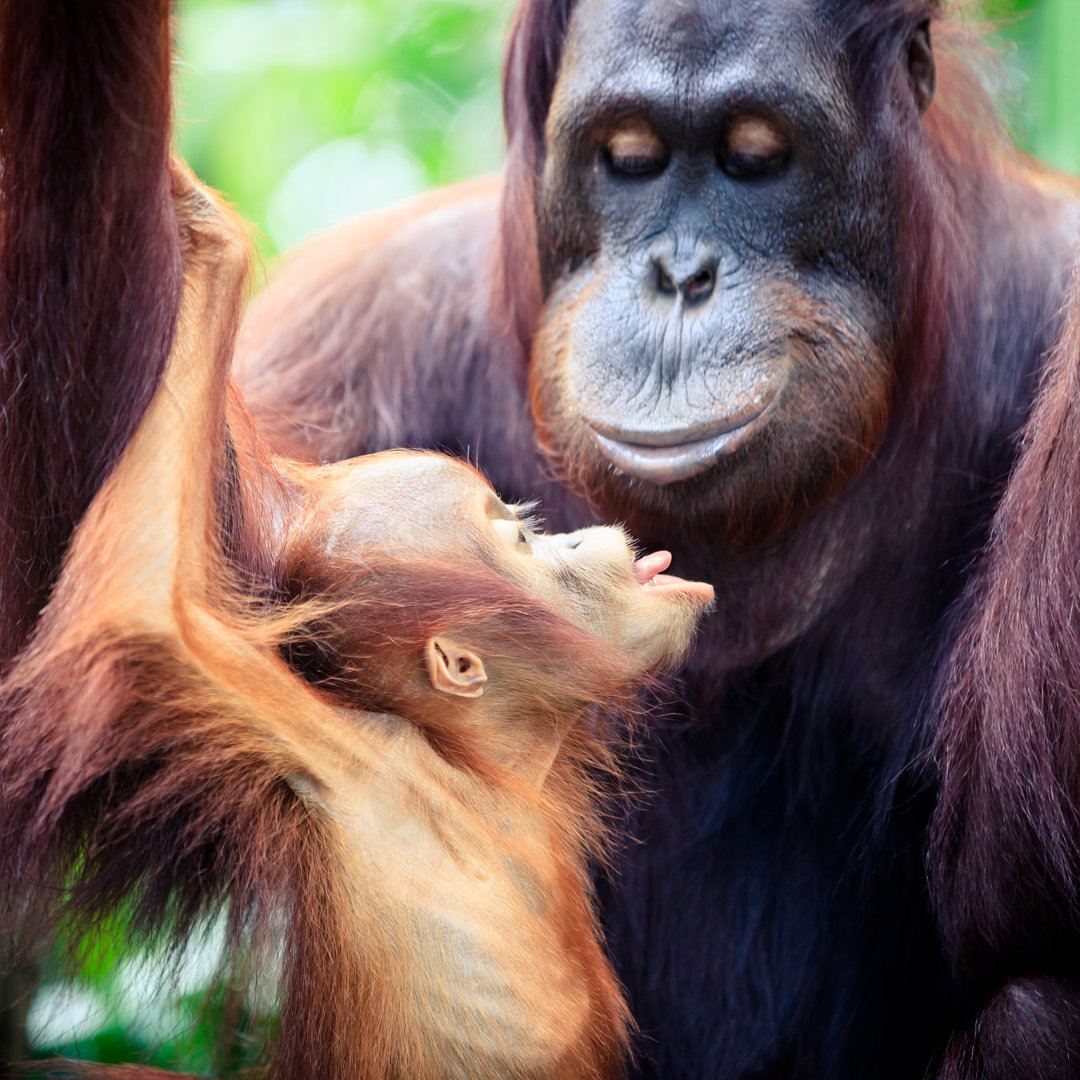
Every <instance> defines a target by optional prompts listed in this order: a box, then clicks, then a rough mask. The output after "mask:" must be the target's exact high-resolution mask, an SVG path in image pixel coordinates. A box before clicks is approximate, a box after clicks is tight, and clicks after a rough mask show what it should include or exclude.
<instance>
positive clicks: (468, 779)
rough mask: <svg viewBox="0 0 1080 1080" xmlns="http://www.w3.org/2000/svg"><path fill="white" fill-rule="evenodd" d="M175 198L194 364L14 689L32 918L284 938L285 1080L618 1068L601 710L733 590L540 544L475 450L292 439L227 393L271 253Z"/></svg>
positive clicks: (182, 330) (483, 1078) (82, 554)
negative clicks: (595, 861) (316, 458)
mask: <svg viewBox="0 0 1080 1080" xmlns="http://www.w3.org/2000/svg"><path fill="white" fill-rule="evenodd" d="M175 199H176V208H177V215H178V219H179V224H180V242H181V250H182V253H183V260H184V290H183V297H182V303H181V312H180V320H179V325H178V329H177V332H176V336H175V340H174V344H173V346H172V350H171V353H170V355H169V359H168V363H167V365H166V369H165V373H164V375H163V377H162V380H161V382H160V384H159V385H158V388H157V391H156V393H155V395H154V397H153V399H152V401H151V404H150V406H149V409H148V410H147V412H146V414H145V415H144V417H143V419H142V421H141V422H140V424H139V426H138V428H137V429H136V432H135V435H134V437H133V438H132V439H131V441H130V443H129V444H128V446H127V448H126V450H125V452H124V454H123V456H122V458H121V459H120V462H119V464H118V465H117V466H116V467H115V469H114V470H113V471H112V473H111V474H110V475H109V477H108V480H107V481H106V483H105V484H104V486H103V487H102V488H101V490H100V492H99V494H98V495H97V497H96V498H95V499H94V501H93V503H92V505H91V507H90V510H89V512H88V513H87V514H86V516H85V518H84V519H83V521H82V522H81V524H80V526H79V528H78V530H77V532H76V535H75V537H74V539H73V541H72V544H71V547H70V550H69V553H68V556H67V558H66V560H65V564H64V570H63V573H62V575H61V577H60V580H59V582H58V584H57V585H56V588H55V589H54V591H53V594H52V597H51V599H50V602H49V605H48V608H47V609H46V611H45V613H44V614H43V616H42V618H41V620H40V622H39V624H38V627H37V630H36V632H35V634H34V637H33V639H32V641H31V643H30V645H29V646H28V647H27V649H26V650H24V652H23V653H22V654H21V656H20V657H19V659H18V662H17V663H16V665H15V666H14V668H13V670H12V671H11V672H10V674H9V676H8V678H7V679H6V681H5V683H4V684H3V687H2V697H0V708H2V709H3V715H4V725H3V732H2V741H0V787H2V789H3V790H4V792H5V797H6V800H7V807H6V809H7V813H6V817H5V823H4V825H3V827H2V831H0V855H2V856H3V859H4V868H5V871H6V878H7V881H6V883H5V884H4V885H3V886H0V889H2V890H3V893H2V898H3V899H4V900H6V902H7V910H8V911H16V912H20V913H22V914H23V915H24V916H25V915H26V912H27V911H33V913H34V914H35V915H40V914H41V911H42V909H43V908H47V907H48V906H49V904H50V903H52V902H53V901H52V900H51V898H52V897H53V896H54V895H67V896H69V897H70V900H69V902H68V906H67V908H66V909H65V912H66V913H67V914H69V915H72V914H73V915H76V916H82V917H85V918H88V919H92V918H94V917H95V916H97V915H99V914H101V913H103V912H107V911H109V910H110V909H112V908H113V907H115V905H116V903H117V902H118V901H120V900H122V899H124V898H130V900H131V902H132V905H133V910H134V913H135V914H134V919H135V923H134V927H135V929H136V930H142V931H144V932H148V933H153V932H160V931H161V930H162V929H163V928H165V929H167V930H168V931H169V932H171V933H174V934H175V935H176V936H177V937H178V938H180V937H182V936H183V935H184V934H185V933H187V932H188V931H189V930H190V928H191V927H192V925H193V924H194V922H195V921H196V920H197V919H199V918H200V917H202V916H203V915H205V914H207V913H209V912H212V911H215V910H217V909H218V908H219V906H220V905H221V904H222V903H223V902H225V903H227V904H228V910H229V912H230V916H229V928H230V940H231V941H232V943H233V944H234V945H235V946H240V945H241V944H249V945H252V946H253V947H254V948H255V950H256V955H259V953H260V950H261V952H262V953H266V952H267V951H270V950H273V949H275V948H276V947H277V945H278V943H279V932H280V933H281V934H283V938H284V941H283V945H282V948H283V976H282V986H281V1019H280V1028H279V1032H278V1036H277V1039H276V1042H275V1047H274V1053H273V1057H272V1063H271V1065H270V1070H269V1071H270V1075H271V1076H273V1077H282V1078H289V1080H294V1078H295V1080H299V1078H307V1077H310V1078H312V1080H314V1078H318V1080H368V1078H370V1080H374V1078H387V1077H392V1078H402V1080H404V1078H408V1080H435V1078H473V1080H508V1078H521V1080H525V1078H529V1080H547V1078H551V1080H581V1078H585V1077H596V1078H603V1077H614V1076H617V1075H619V1074H620V1073H621V1071H622V1063H623V1061H624V1058H625V1054H626V1049H627V1046H626V1043H627V1030H628V1026H629V1019H628V1016H627V1011H626V1008H625V1005H624V1003H623V1000H622V996H621V993H620V990H619V987H618V985H617V982H616V980H615V977H614V975H613V973H612V971H611V968H610V965H609V964H608V962H607V960H606V958H605V956H604V954H603V950H602V948H601V945H600V941H599V934H598V929H597V926H596V921H595V917H594V914H593V911H592V905H591V898H590V887H589V879H588V870H587V864H588V861H589V860H590V859H591V858H597V857H603V854H604V844H605V833H604V829H603V827H602V824H601V820H600V814H599V812H598V809H597V784H598V782H599V778H600V777H601V776H602V774H603V772H604V770H605V769H608V770H610V769H612V768H614V767H615V764H614V760H613V757H612V752H611V750H610V744H609V741H608V739H607V737H606V732H605V730H604V726H605V725H604V723H603V720H604V719H605V717H607V716H610V715H611V714H613V713H615V712H627V711H630V712H632V711H633V707H634V700H635V695H636V693H637V691H638V689H639V688H640V686H641V683H642V681H643V680H644V679H645V677H646V674H647V672H648V671H650V670H654V669H656V668H657V667H660V666H663V665H665V664H667V663H670V662H673V661H674V660H675V659H677V658H678V656H679V655H680V654H681V653H682V652H683V650H685V649H686V647H687V645H688V644H689V641H690V636H691V633H692V630H693V627H694V624H695V621H696V619H697V617H698V615H699V614H700V612H701V611H702V609H703V608H704V607H705V606H707V605H708V604H709V602H710V601H711V597H712V590H711V588H710V587H709V586H707V585H702V584H698V583H691V582H684V581H681V580H680V579H678V578H671V577H666V576H664V575H662V574H660V573H659V571H661V570H663V569H665V568H666V564H667V561H668V560H667V557H666V555H665V554H664V553H658V554H656V555H651V556H647V557H646V558H643V559H639V560H637V561H636V562H635V561H634V555H633V552H632V550H631V547H630V544H629V542H628V540H627V537H626V536H625V534H624V533H623V532H622V531H621V530H619V529H615V528H595V529H586V530H582V531H581V532H578V533H574V534H571V535H566V536H545V535H543V534H541V533H538V532H536V531H535V530H534V528H533V527H532V525H531V524H530V522H529V520H528V518H527V516H526V515H525V514H524V512H523V511H522V509H521V508H512V507H507V506H505V505H504V504H503V503H502V502H501V501H500V500H499V499H498V498H497V497H496V495H495V493H494V492H493V491H492V489H491V487H490V486H489V485H488V484H487V482H486V481H485V480H484V479H483V478H482V477H481V476H480V475H479V474H478V473H477V472H476V471H475V470H473V469H471V468H470V467H468V466H467V465H464V464H462V463H460V462H457V461H453V460H451V459H449V458H444V457H439V456H435V455H427V454H417V453H406V452H390V453H386V454H380V455H377V456H374V457H371V458H367V459H358V460H355V461H352V462H345V463H342V464H337V465H333V466H325V467H312V466H300V465H297V464H293V463H286V462H282V461H278V460H275V459H273V458H272V457H270V456H269V455H267V454H266V453H265V451H264V450H263V449H262V448H261V446H260V445H259V444H258V442H257V441H256V440H255V439H254V438H253V437H252V435H251V433H250V426H249V425H248V423H247V418H246V415H245V413H244V411H243V408H242V406H240V405H239V403H238V402H237V400H236V398H235V396H232V397H230V392H229V390H228V368H229V362H230V358H231V355H232V349H233V341H234V336H235V328H236V324H237V319H238V315H239V311H240V304H241V296H242V289H243V282H244V276H245V269H246V265H247V247H246V244H245V242H244V238H243V236H242V233H241V232H240V230H239V229H238V227H237V226H236V225H235V224H234V223H233V222H232V221H231V220H230V218H229V216H228V214H227V213H226V212H224V211H223V210H222V209H221V208H220V207H218V206H217V205H216V204H215V202H214V201H213V199H212V197H211V196H209V195H207V194H206V193H204V192H202V191H200V190H198V189H197V188H196V187H195V186H194V184H193V183H192V181H191V180H190V179H189V178H188V177H187V176H186V175H185V174H183V173H180V172H178V173H177V177H176V185H175ZM135 359H136V358H133V362H134V361H135ZM166 477H167V478H168V481H167V482H166V481H165V479H164V478H166ZM30 882H35V883H44V884H45V885H46V886H47V888H45V889H43V890H41V891H40V893H39V894H37V896H36V900H35V904H34V905H31V906H29V907H28V906H27V905H26V903H25V894H26V890H27V887H28V884H29V883H30ZM54 890H55V891H54ZM50 914H55V913H53V912H50ZM29 929H30V930H33V929H34V928H29ZM91 1068H92V1067H91ZM140 1072H141V1070H137V1071H136V1072H135V1073H134V1075H136V1076H137V1075H139V1074H140ZM146 1072H147V1073H149V1072H151V1070H146ZM124 1075H132V1074H130V1073H125V1074H124Z"/></svg>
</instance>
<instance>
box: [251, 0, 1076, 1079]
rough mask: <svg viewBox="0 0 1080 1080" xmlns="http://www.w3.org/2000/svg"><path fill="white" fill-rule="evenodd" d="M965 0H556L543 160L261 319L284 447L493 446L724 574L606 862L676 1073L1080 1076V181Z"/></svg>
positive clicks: (540, 76) (517, 31) (476, 187)
mask: <svg viewBox="0 0 1080 1080" xmlns="http://www.w3.org/2000/svg"><path fill="white" fill-rule="evenodd" d="M957 6H958V7H961V5H957ZM947 8H948V5H947V4H946V3H945V2H944V0H940V2H939V0H521V2H520V4H519V9H518V12H517V15H516V17H515V20H514V24H513V28H512V30H511V34H510V41H509V48H508V51H507V57H506V66H505V69H504V106H505V113H506V130H507V135H508V140H509V146H508V155H507V165H506V170H505V173H504V175H503V176H502V178H501V179H493V180H480V181H475V182H472V183H470V184H465V185H461V186H459V187H458V188H454V189H449V190H445V191H440V192H436V193H433V194H432V195H430V196H428V197H426V198H425V199H423V200H419V201H416V202H413V203H410V204H407V205H406V206H404V207H401V208H396V209H392V210H389V211H386V212H384V213H380V214H377V215H374V216H372V217H371V218H369V219H366V220H362V221H359V222H356V223H352V224H350V225H347V226H343V227H342V228H341V229H339V230H336V231H334V232H331V233H330V234H328V235H327V236H325V237H323V238H321V239H319V240H316V241H314V242H313V243H312V244H310V245H308V246H307V247H306V248H304V249H302V250H301V251H300V252H298V253H297V254H296V255H295V256H294V257H293V258H291V259H290V260H289V261H288V262H287V263H286V264H285V265H284V266H283V267H282V269H281V270H280V272H279V274H278V277H277V279H276V281H275V282H274V283H273V284H272V285H271V287H270V288H269V289H268V290H267V292H266V294H265V296H264V297H263V298H261V299H260V300H259V301H257V302H256V304H255V306H254V307H253V309H252V310H251V312H250V313H249V315H248V317H247V320H246V325H245V327H244V329H243V331H242V334H241V338H240V345H239V349H240V355H239V358H238V374H239V377H240V382H241V385H242V386H243V387H244V389H245V391H246V393H247V394H248V396H249V400H250V401H251V403H252V406H253V408H254V410H255V412H256V415H257V417H258V419H259V422H260V425H261V427H262V429H263V431H264V432H265V434H266V435H267V437H268V438H269V439H270V440H271V441H272V442H273V444H274V445H275V446H276V447H277V448H278V449H279V450H281V451H282V452H287V453H289V454H293V455H296V456H299V457H302V458H307V459H310V460H334V459H338V458H343V457H348V456H351V455H354V454H357V453H362V452H368V451H372V450H380V449H384V448H388V447H393V446H414V447H419V446H426V447H438V448H440V449H443V450H449V451H451V452H456V453H458V454H460V455H462V456H466V457H468V458H469V459H470V460H472V461H475V462H477V463H478V464H479V465H480V467H481V468H483V469H484V471H485V472H486V473H487V474H489V475H490V476H491V477H492V478H493V480H494V483H495V486H496V488H497V490H499V491H500V493H503V494H504V495H505V496H506V497H507V498H510V499H513V500H520V501H527V500H530V499H533V498H537V497H539V498H540V499H541V501H542V503H543V506H544V511H545V514H546V515H547V516H548V518H549V520H551V521H553V522H554V523H555V525H556V528H557V529H559V530H564V531H567V532H572V531H573V530H575V529H577V528H579V527H581V526H582V525H585V524H588V523H591V522H595V521H606V522H617V523H622V524H625V525H628V526H629V527H630V529H631V531H632V533H633V534H634V535H635V536H637V537H639V538H640V539H641V540H642V541H643V542H644V543H645V544H646V545H647V546H649V547H656V546H664V547H668V546H670V547H671V550H672V555H673V557H674V562H675V565H676V566H678V567H679V570H680V572H681V573H685V574H687V575H688V576H691V577H694V578H700V579H702V580H704V581H708V582H710V583H711V584H712V585H713V586H714V588H715V590H716V610H715V614H714V615H713V616H712V617H711V618H709V619H708V620H706V622H705V625H704V626H703V629H702V633H701V635H700V636H699V638H698V639H697V641H696V643H695V645H694V647H693V649H692V651H691V653H690V655H689V657H688V659H687V661H686V662H685V664H684V666H683V668H682V670H681V672H680V681H679V684H678V686H677V688H676V690H677V696H678V699H679V700H678V702H677V704H676V705H675V706H674V707H673V708H670V709H668V710H667V715H668V716H669V721H670V722H669V723H668V724H666V725H665V726H664V728H663V730H662V731H661V733H660V735H659V736H658V738H657V740H656V743H655V745H654V746H653V747H652V748H651V753H650V760H649V764H648V777H647V783H648V786H649V787H650V788H651V789H652V790H654V791H655V792H656V798H655V800H653V801H652V802H651V803H649V804H647V805H642V806H641V807H640V808H639V809H638V810H637V811H636V812H635V813H634V814H633V815H632V820H631V821H630V822H629V823H628V828H629V830H630V831H631V832H632V833H633V835H635V836H636V837H637V838H638V840H639V841H640V842H639V843H637V844H635V845H633V846H631V847H629V848H628V850H627V855H626V858H625V860H624V863H623V865H622V866H621V868H620V872H619V873H618V874H617V875H614V876H612V878H611V879H610V880H608V881H604V882H602V883H601V892H600V897H601V901H602V904H603V917H604V926H605V931H606V934H607V944H608V947H609V948H610V949H611V951H612V954H613V956H614V958H615V962H616V968H617V971H618V973H619V976H620V977H621V978H622V979H623V981H624V982H625V984H626V986H627V990H628V995H629V1001H630V1005H631V1009H632V1011H633V1013H634V1017H635V1019H636V1021H637V1022H638V1025H639V1027H640V1029H641V1031H642V1038H641V1040H640V1043H639V1046H638V1054H637V1057H636V1059H635V1061H634V1064H633V1065H632V1066H631V1071H632V1072H633V1073H634V1074H635V1075H638V1076H641V1077H649V1078H662V1080H682V1078H684V1077H685V1078H696V1077H709V1078H710V1080H714V1078H715V1080H765V1078H768V1080H819V1078H821V1077H829V1078H830V1080H865V1078H866V1077H874V1078H875V1080H924V1078H925V1077H927V1076H934V1077H935V1078H937V1080H986V1078H988V1077H992V1078H998V1077H1012V1076H1037V1077H1040V1078H1043V1080H1049V1078H1051V1077H1053V1078H1055V1080H1056V1078H1058V1077H1061V1078H1062V1080H1064V1078H1066V1077H1070V1076H1071V1075H1072V1073H1071V1071H1070V1069H1072V1070H1073V1071H1075V1070H1074V1066H1073V1065H1072V1064H1071V1063H1072V1062H1073V1061H1074V1054H1075V1047H1076V1045H1078V1044H1080V1021H1078V1020H1077V1017H1080V994H1078V993H1077V991H1076V986H1078V985H1080V948H1078V947H1077V942H1076V933H1075V927H1076V925H1077V924H1078V923H1080V875H1078V873H1077V868H1076V859H1075V855H1074V854H1073V853H1075V851H1076V850H1080V823H1078V819H1077V814H1076V811H1075V807H1076V806H1077V805H1080V789H1078V784H1077V780H1076V777H1077V776H1080V766H1078V765H1077V761H1078V760H1080V749H1078V743H1077V739H1076V735H1075V733H1076V731H1078V730H1080V710H1078V708H1077V705H1076V702H1077V701H1078V700H1080V675H1078V674H1077V673H1078V672H1080V655H1078V654H1077V649H1076V645H1075V643H1076V641H1078V640H1080V632H1078V631H1077V629H1076V626H1075V623H1076V615H1075V612H1076V611H1080V597H1078V595H1077V583H1076V575H1075V567H1076V565H1077V564H1078V562H1080V525H1078V522H1080V516H1078V515H1077V514H1075V513H1074V511H1073V508H1074V507H1075V506H1077V505H1080V465H1078V464H1077V463H1078V462H1080V435H1077V434H1076V433H1075V431H1074V427H1075V415H1074V414H1075V405H1074V404H1073V402H1074V401H1075V400H1076V399H1075V397H1073V396H1072V395H1073V394H1074V389H1071V388H1072V387H1074V385H1075V378H1076V365H1077V344H1076V342H1077V337H1076V334H1077V331H1076V328H1075V325H1074V326H1073V329H1072V331H1071V336H1069V337H1067V338H1066V339H1065V343H1064V344H1063V345H1061V346H1060V348H1059V350H1058V352H1057V353H1056V354H1055V356H1056V359H1055V360H1054V361H1053V363H1048V362H1047V357H1048V356H1049V355H1051V352H1052V350H1053V346H1054V342H1055V339H1056V338H1057V337H1058V334H1059V331H1060V330H1061V326H1062V317H1061V313H1062V311H1063V309H1064V308H1065V306H1066V304H1067V303H1071V304H1073V305H1074V306H1075V304H1076V303H1077V301H1076V300H1075V299H1073V300H1071V301H1070V300H1067V297H1068V295H1069V294H1068V292H1067V280H1068V278H1067V274H1068V267H1069V265H1070V264H1071V262H1072V260H1073V258H1074V249H1075V244H1076V239H1077V234H1078V224H1080V213H1078V208H1080V186H1078V185H1077V183H1076V182H1075V181H1074V180H1070V179H1067V178H1064V177H1061V176H1059V175H1056V174H1054V173H1052V172H1051V171H1050V170H1048V169H1046V168H1044V167H1042V166H1040V165H1039V164H1038V163H1037V162H1034V161H1032V160H1031V159H1030V158H1027V157H1025V156H1023V155H1021V154H1020V153H1018V152H1017V151H1016V150H1015V148H1013V147H1012V146H1011V145H1010V143H1009V142H1008V140H1007V138H1006V137H1005V135H1004V134H1003V132H1002V129H1001V126H1000V124H999V123H998V121H997V118H996V115H995V108H994V103H993V101H992V100H991V99H990V96H989V95H988V92H987V90H986V79H985V77H984V76H985V70H986V68H987V67H988V66H992V65H993V63H994V60H993V58H992V57H989V56H988V55H987V53H986V51H985V49H984V48H983V47H982V46H981V45H980V44H979V42H978V41H977V39H976V38H975V36H974V34H973V33H972V32H971V30H970V28H969V27H965V26H964V25H963V24H962V23H961V22H960V21H959V19H958V18H953V17H950V14H949V11H948V10H947ZM1072 318H1073V322H1074V323H1075V321H1076V316H1075V315H1073V316H1072ZM1025 425H1027V426H1025Z"/></svg>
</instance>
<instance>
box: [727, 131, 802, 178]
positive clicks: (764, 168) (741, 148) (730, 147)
mask: <svg viewBox="0 0 1080 1080" xmlns="http://www.w3.org/2000/svg"><path fill="white" fill-rule="evenodd" d="M790 153H791V147H790V145H789V144H788V140H787V139H786V138H785V136H784V134H783V132H781V131H780V130H779V128H777V127H776V125H775V124H772V123H770V122H769V121H768V120H765V119H764V118H763V117H760V116H740V117H738V118H737V119H736V120H735V122H734V123H733V124H732V125H731V126H730V127H729V128H728V131H727V135H726V136H725V137H724V141H723V144H722V145H721V147H720V151H719V154H718V157H719V161H720V168H722V169H723V170H724V172H726V173H727V174H728V176H731V177H734V178H735V179H736V180H752V179H756V178H757V177H761V176H772V175H774V174H775V173H778V172H780V171H781V170H782V169H783V168H784V166H785V165H787V162H788V157H789V156H790Z"/></svg>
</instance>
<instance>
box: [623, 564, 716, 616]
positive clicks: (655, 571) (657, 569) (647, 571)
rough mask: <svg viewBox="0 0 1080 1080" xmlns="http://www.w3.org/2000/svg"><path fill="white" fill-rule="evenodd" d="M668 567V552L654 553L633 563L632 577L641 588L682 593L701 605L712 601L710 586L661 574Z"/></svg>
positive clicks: (702, 582) (672, 575)
mask: <svg viewBox="0 0 1080 1080" xmlns="http://www.w3.org/2000/svg"><path fill="white" fill-rule="evenodd" d="M670 565H671V552H670V551H654V552H653V553H652V554H651V555H642V556H641V558H640V559H638V560H637V562H635V563H634V577H636V578H637V580H638V584H639V585H641V586H642V587H643V588H650V589H663V590H665V591H667V592H679V593H683V594H684V595H685V596H687V597H689V598H692V599H694V600H697V601H699V602H700V603H701V604H708V603H710V602H711V601H712V599H713V587H712V586H711V585H708V584H706V583H705V582H704V581H687V580H685V579H684V578H681V577H676V576H675V575H674V574H665V573H663V571H664V570H666V569H667V568H668V567H669V566H670Z"/></svg>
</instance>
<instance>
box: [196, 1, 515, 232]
mask: <svg viewBox="0 0 1080 1080" xmlns="http://www.w3.org/2000/svg"><path fill="white" fill-rule="evenodd" d="M511 12H512V7H511V5H510V4H509V3H508V2H507V0H247V2H232V3H228V2H223V0H184V2H183V3H182V4H181V7H180V16H181V17H180V38H179V53H180V62H179V64H178V67H177V102H178V119H179V125H178V126H179V131H180V149H181V152H182V153H183V155H184V156H185V157H186V158H187V159H188V161H190V162H191V164H192V166H193V167H194V169H195V171H196V172H197V173H198V174H199V175H200V176H201V177H202V178H203V179H204V180H205V181H206V182H207V183H209V184H211V185H212V186H214V187H217V188H220V189H221V190H222V191H224V192H226V193H227V194H228V195H229V196H230V198H232V199H233V200H234V201H235V203H236V204H237V206H238V208H239V209H240V211H241V212H242V213H243V214H244V216H245V217H247V218H248V219H250V220H251V221H254V222H256V223H257V224H258V225H259V226H260V228H261V230H262V237H261V242H262V246H263V250H264V251H266V252H273V251H275V250H279V249H282V248H286V247H290V246H292V245H293V244H295V243H296V242H297V241H298V240H300V239H301V238H303V237H304V236H307V235H310V234H311V233H312V232H316V231H318V230H320V229H323V228H326V227H327V226H329V225H332V224H334V223H335V222H337V221H340V220H342V219H343V218H345V217H349V216H352V215H354V214H358V213H362V212H363V211H365V210H370V209H373V208H374V207H377V206H381V205H384V204H386V203H389V202H394V201H396V200H398V199H401V198H404V197H406V196H408V195H411V194H414V193H416V192H418V191H422V190H424V189H425V188H428V187H431V186H433V185H436V184H444V183H449V182H451V181H453V180H459V179H462V178H464V177H467V176H473V175H475V174H477V173H480V172H485V171H493V170H495V169H498V168H499V165H500V163H501V160H502V146H503V139H502V121H501V117H500V99H499V85H498V71H499V62H500V57H501V53H502V46H503V40H504V38H505V34H506V26H507V24H508V22H509V18H510V14H511Z"/></svg>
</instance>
